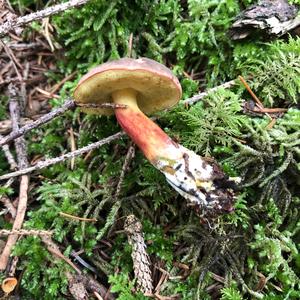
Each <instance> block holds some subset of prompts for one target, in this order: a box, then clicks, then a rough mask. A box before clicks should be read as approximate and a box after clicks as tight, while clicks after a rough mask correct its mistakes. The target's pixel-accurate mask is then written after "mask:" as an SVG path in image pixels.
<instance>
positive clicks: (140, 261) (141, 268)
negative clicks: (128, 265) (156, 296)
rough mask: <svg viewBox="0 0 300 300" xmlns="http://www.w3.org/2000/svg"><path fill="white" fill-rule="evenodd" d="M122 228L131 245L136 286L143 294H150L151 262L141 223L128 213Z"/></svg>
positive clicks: (151, 289) (151, 286) (151, 288)
mask: <svg viewBox="0 0 300 300" xmlns="http://www.w3.org/2000/svg"><path fill="white" fill-rule="evenodd" d="M124 229H125V231H126V233H127V236H128V242H129V244H130V245H131V246H132V253H131V257H132V260H133V269H134V275H135V278H136V282H137V288H138V290H139V291H141V292H142V293H143V294H152V291H153V284H152V277H151V270H150V265H151V262H150V258H149V256H148V254H147V252H146V248H147V246H146V244H145V241H144V237H143V231H142V224H141V222H140V221H139V220H138V219H137V218H136V217H135V216H134V215H129V216H128V217H127V219H126V221H125V224H124Z"/></svg>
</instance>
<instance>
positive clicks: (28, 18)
mask: <svg viewBox="0 0 300 300" xmlns="http://www.w3.org/2000/svg"><path fill="white" fill-rule="evenodd" d="M88 1H89V0H71V1H69V2H65V3H61V4H57V5H53V6H50V7H48V8H46V9H43V10H40V11H37V12H35V13H31V14H28V15H25V16H23V17H19V18H16V19H14V20H11V21H7V22H6V23H4V24H3V25H2V26H0V37H3V36H4V35H5V34H7V33H8V32H9V31H11V30H12V29H14V27H20V26H24V25H26V24H28V23H30V22H32V21H37V20H41V19H43V18H46V17H49V16H51V15H54V14H57V13H60V12H62V11H65V10H67V9H70V8H73V7H76V6H80V5H83V4H85V3H87V2H88Z"/></svg>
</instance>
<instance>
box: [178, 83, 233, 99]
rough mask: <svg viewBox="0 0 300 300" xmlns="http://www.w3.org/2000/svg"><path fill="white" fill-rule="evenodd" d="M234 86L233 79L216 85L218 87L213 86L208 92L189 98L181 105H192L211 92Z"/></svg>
mask: <svg viewBox="0 0 300 300" xmlns="http://www.w3.org/2000/svg"><path fill="white" fill-rule="evenodd" d="M235 84H236V79H233V80H230V81H227V82H225V83H223V84H221V85H218V86H215V87H213V88H211V89H209V90H207V91H206V92H202V93H199V94H197V95H195V96H193V97H191V98H188V99H185V100H184V101H183V102H182V103H183V104H185V105H192V104H194V103H196V102H198V101H200V100H201V99H203V98H204V97H206V96H207V95H208V94H209V93H211V92H214V91H216V90H218V89H220V88H224V89H228V88H230V87H232V86H234V85H235Z"/></svg>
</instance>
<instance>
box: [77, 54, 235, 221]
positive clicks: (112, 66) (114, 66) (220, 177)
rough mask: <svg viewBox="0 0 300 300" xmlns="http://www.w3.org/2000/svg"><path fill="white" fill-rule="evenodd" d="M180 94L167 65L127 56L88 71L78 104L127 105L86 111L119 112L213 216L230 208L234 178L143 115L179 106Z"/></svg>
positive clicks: (200, 208)
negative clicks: (173, 138) (175, 139)
mask: <svg viewBox="0 0 300 300" xmlns="http://www.w3.org/2000/svg"><path fill="white" fill-rule="evenodd" d="M181 92H182V90H181V86H180V83H179V81H178V79H177V78H176V77H175V76H174V75H173V74H172V72H171V71H170V70H169V69H168V68H166V67H165V66H164V65H162V64H160V63H158V62H156V61H153V60H151V59H148V58H140V59H131V58H123V59H120V60H115V61H110V62H107V63H104V64H102V65H100V66H98V67H96V68H94V69H92V70H91V71H90V72H88V73H87V74H86V75H85V76H83V78H82V79H81V80H80V81H79V83H78V86H77V87H76V89H75V93H74V97H75V99H76V101H77V102H78V103H85V104H89V103H96V104H101V103H104V102H113V103H115V104H122V105H126V108H115V109H114V111H113V110H112V109H110V108H104V109H103V108H100V109H99V108H88V109H87V108H85V109H83V110H84V111H86V112H88V113H94V114H102V115H111V114H113V112H115V115H116V118H117V120H118V122H119V124H120V125H121V127H122V128H123V129H124V131H125V132H126V133H127V134H128V135H129V136H130V137H131V139H132V140H133V141H134V142H135V143H136V144H137V145H138V147H139V148H140V149H141V150H142V152H143V153H144V155H145V157H146V158H147V159H148V160H149V161H150V162H151V163H152V165H153V166H154V167H156V168H157V169H158V170H159V171H161V172H162V173H163V174H164V175H165V177H166V179H167V181H168V183H169V184H170V185H171V186H172V187H173V188H174V189H175V190H176V191H177V192H178V193H179V194H180V195H182V196H183V197H184V198H185V199H187V200H188V201H189V204H190V205H192V206H194V207H195V209H196V211H197V212H198V213H199V214H202V215H206V216H214V215H218V214H220V213H226V212H231V211H232V210H233V202H234V188H235V181H234V180H233V179H232V178H229V177H228V176H227V175H225V174H224V172H223V171H222V170H221V168H220V167H219V166H218V165H217V164H216V162H215V161H213V160H211V159H207V158H203V157H200V156H198V155H197V154H196V153H194V152H193V151H191V150H188V149H187V148H185V147H183V146H182V145H180V144H178V143H176V142H174V141H173V140H172V139H171V138H170V137H169V136H168V135H167V134H166V133H165V132H164V131H163V130H162V129H161V128H160V127H158V125H156V124H155V123H154V122H153V121H152V120H150V119H149V118H148V117H147V116H146V115H145V114H144V113H143V112H145V113H152V112H154V111H158V110H162V109H165V108H168V107H171V106H173V105H175V104H176V103H177V102H178V101H179V100H180V98H181Z"/></svg>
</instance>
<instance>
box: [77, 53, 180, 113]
mask: <svg viewBox="0 0 300 300" xmlns="http://www.w3.org/2000/svg"><path fill="white" fill-rule="evenodd" d="M127 88H132V89H134V90H136V91H137V104H138V106H139V108H140V109H141V110H142V111H143V112H144V113H146V114H148V113H152V112H155V111H159V110H162V109H165V108H169V107H171V106H173V105H175V104H176V103H177V102H178V101H179V100H180V98H181V86H180V83H179V81H178V79H177V78H176V77H175V76H174V75H173V73H172V72H171V70H169V69H168V68H167V67H165V66H164V65H162V64H160V63H158V62H156V61H154V60H152V59H148V58H139V59H132V58H122V59H119V60H115V61H111V62H107V63H104V64H102V65H100V66H98V67H96V68H94V69H92V70H91V71H89V72H88V73H87V74H86V75H84V76H83V77H82V78H81V80H80V81H79V83H78V85H77V87H76V89H75V92H74V98H75V100H76V102H78V103H85V104H88V103H96V104H101V103H108V102H112V96H111V95H112V93H113V92H115V91H117V90H122V89H127ZM84 111H85V112H89V113H94V114H95V113H96V114H103V115H111V114H113V113H114V112H113V110H112V109H110V108H97V109H94V108H93V109H86V108H85V109H84Z"/></svg>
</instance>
